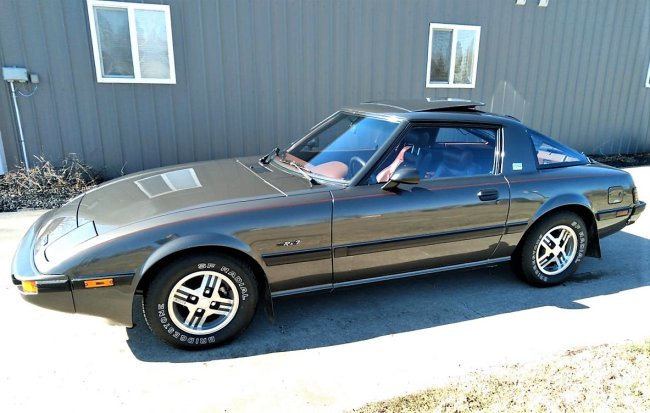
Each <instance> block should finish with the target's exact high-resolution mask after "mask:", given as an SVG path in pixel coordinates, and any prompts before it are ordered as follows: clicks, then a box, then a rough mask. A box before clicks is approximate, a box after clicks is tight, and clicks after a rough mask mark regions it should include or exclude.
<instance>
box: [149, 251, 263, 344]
mask: <svg viewBox="0 0 650 413" xmlns="http://www.w3.org/2000/svg"><path fill="white" fill-rule="evenodd" d="M257 301H258V291H257V282H256V279H255V275H254V274H253V270H252V269H251V268H250V266H249V265H248V264H247V263H245V262H242V261H240V260H238V259H235V258H233V257H230V256H227V255H223V254H197V255H189V256H186V257H183V258H181V259H179V260H177V261H174V262H172V263H171V264H169V265H168V266H166V267H165V268H163V269H162V270H161V271H160V272H159V273H158V274H156V275H155V278H154V279H153V281H152V282H151V284H150V285H149V288H148V289H147V290H146V291H145V293H144V300H143V302H142V309H143V312H144V316H145V320H146V321H147V324H148V325H149V328H150V329H151V331H152V332H153V333H154V334H155V335H156V336H157V337H158V338H160V339H162V340H163V341H165V342H167V343H169V344H171V345H172V346H174V347H178V348H182V349H188V350H202V349H206V348H210V347H215V346H218V345H219V344H222V343H224V342H226V341H228V340H231V339H233V338H234V337H236V336H237V335H239V334H241V333H242V332H243V331H244V330H245V329H246V327H248V325H249V324H250V322H251V320H252V319H253V316H254V315H255V309H256V306H257Z"/></svg>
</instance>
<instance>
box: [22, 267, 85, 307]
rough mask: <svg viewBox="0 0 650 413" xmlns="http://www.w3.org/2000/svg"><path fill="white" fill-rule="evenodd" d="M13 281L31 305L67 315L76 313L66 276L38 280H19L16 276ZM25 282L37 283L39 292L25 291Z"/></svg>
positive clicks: (43, 277)
mask: <svg viewBox="0 0 650 413" xmlns="http://www.w3.org/2000/svg"><path fill="white" fill-rule="evenodd" d="M11 281H12V282H13V283H14V285H15V286H16V287H18V290H19V291H20V293H21V294H20V295H21V296H22V297H23V299H24V300H25V301H27V302H29V303H31V304H34V305H37V306H39V307H43V308H48V309H50V310H57V311H63V312H65V313H74V312H75V311H76V310H75V306H74V299H73V298H72V290H71V288H70V281H69V280H68V278H67V277H66V276H62V275H54V276H49V277H48V276H43V275H42V276H40V277H39V278H38V279H30V280H27V279H25V280H19V279H18V278H16V276H15V275H12V276H11ZM23 281H28V282H30V281H33V282H35V284H36V288H37V289H38V292H37V293H32V292H27V291H25V290H24V288H23Z"/></svg>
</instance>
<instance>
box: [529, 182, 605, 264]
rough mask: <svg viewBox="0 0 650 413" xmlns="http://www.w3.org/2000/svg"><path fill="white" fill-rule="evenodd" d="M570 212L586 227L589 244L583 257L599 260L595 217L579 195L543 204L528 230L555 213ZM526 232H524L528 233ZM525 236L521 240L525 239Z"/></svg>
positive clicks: (560, 196)
mask: <svg viewBox="0 0 650 413" xmlns="http://www.w3.org/2000/svg"><path fill="white" fill-rule="evenodd" d="M560 210H563V211H572V212H574V213H576V214H578V215H579V216H580V218H582V220H583V221H584V222H585V225H586V226H587V234H588V236H589V243H588V245H587V251H585V255H586V256H588V257H595V258H600V257H601V253H600V238H599V236H598V227H597V225H596V217H595V216H594V212H593V209H592V207H591V203H590V202H589V200H588V199H587V198H586V197H585V196H584V195H581V194H562V195H558V196H556V197H553V198H551V199H549V200H548V201H546V202H544V204H542V206H541V207H540V208H539V209H538V210H537V212H536V213H535V215H533V218H532V220H531V225H529V227H528V230H530V228H532V226H533V225H535V223H536V222H538V221H539V219H540V218H542V217H544V216H547V215H548V214H552V213H554V212H556V211H560ZM528 230H527V231H526V232H528ZM525 238H526V236H525V235H524V237H523V238H522V240H523V239H525Z"/></svg>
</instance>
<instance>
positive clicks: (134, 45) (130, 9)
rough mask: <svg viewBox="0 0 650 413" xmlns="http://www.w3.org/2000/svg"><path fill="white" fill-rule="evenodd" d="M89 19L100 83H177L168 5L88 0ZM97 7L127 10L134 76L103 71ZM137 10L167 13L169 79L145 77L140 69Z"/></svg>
mask: <svg viewBox="0 0 650 413" xmlns="http://www.w3.org/2000/svg"><path fill="white" fill-rule="evenodd" d="M87 5H88V20H89V23H90V37H91V39H92V43H93V55H94V57H95V74H96V75H97V82H98V83H155V84H176V66H175V64H174V43H173V37H172V22H171V13H170V9H169V6H168V5H164V4H144V3H122V2H117V1H105V0H87ZM95 7H103V8H112V9H121V10H126V11H127V13H128V18H129V36H130V39H131V57H132V59H133V75H134V77H132V78H125V77H105V76H104V75H103V73H102V61H101V57H100V55H99V54H100V51H99V42H98V40H99V37H98V35H97V24H96V21H95V10H94V8H95ZM136 10H157V11H162V12H164V13H165V26H166V27H165V29H166V32H167V56H168V57H169V79H156V78H143V77H142V74H141V71H140V51H139V50H138V33H137V30H136V28H135V11H136Z"/></svg>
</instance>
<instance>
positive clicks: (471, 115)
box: [343, 98, 520, 123]
mask: <svg viewBox="0 0 650 413" xmlns="http://www.w3.org/2000/svg"><path fill="white" fill-rule="evenodd" d="M478 106H485V103H483V102H479V101H474V100H467V99H457V98H423V99H402V100H378V101H372V102H364V103H359V104H357V105H353V106H347V107H345V108H343V110H344V111H347V112H353V113H354V112H356V113H365V114H376V115H382V116H396V117H399V118H403V119H407V120H411V121H418V120H420V121H426V120H444V119H449V120H465V121H469V120H474V121H476V120H477V116H478V117H481V118H482V120H484V121H489V120H491V121H495V120H498V121H499V122H501V123H503V122H505V123H512V122H513V121H514V122H516V123H520V122H519V121H518V119H515V118H512V117H511V116H502V115H497V114H493V113H489V112H484V111H481V110H479V109H477V107H478ZM495 118H496V119H495Z"/></svg>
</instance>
